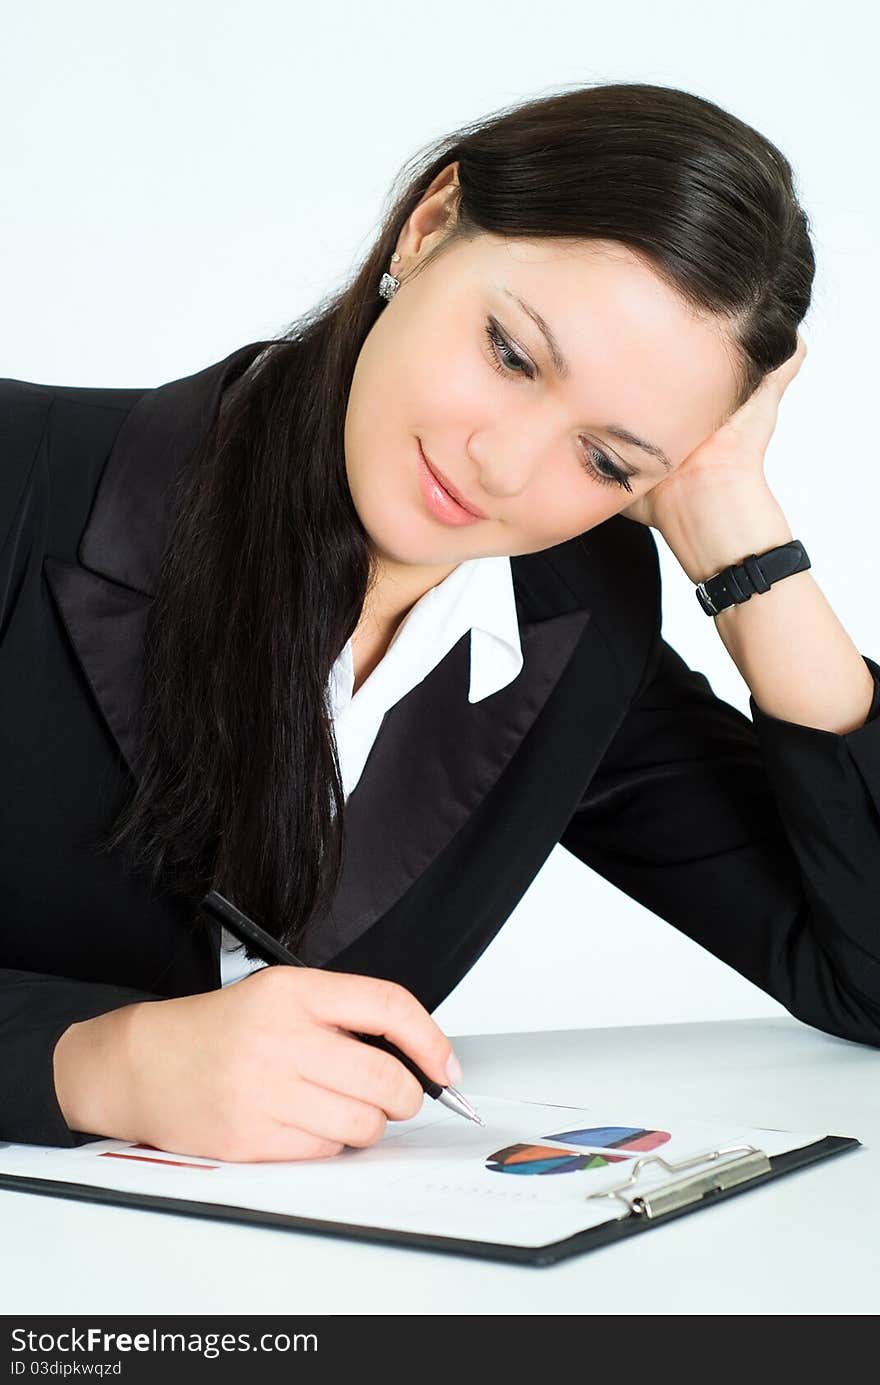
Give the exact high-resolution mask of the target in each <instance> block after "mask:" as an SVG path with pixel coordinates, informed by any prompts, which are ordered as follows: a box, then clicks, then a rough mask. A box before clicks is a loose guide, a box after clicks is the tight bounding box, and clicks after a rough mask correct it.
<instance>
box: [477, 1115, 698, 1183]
mask: <svg viewBox="0 0 880 1385" xmlns="http://www.w3.org/2000/svg"><path fill="white" fill-rule="evenodd" d="M669 1138H670V1135H669V1131H668V1130H645V1129H644V1128H643V1127H641V1126H633V1125H593V1126H589V1127H587V1128H586V1129H583V1130H563V1131H560V1133H559V1134H558V1135H545V1136H544V1139H545V1140H557V1141H558V1142H559V1144H563V1145H581V1146H586V1148H585V1149H584V1152H583V1154H581V1153H579V1152H578V1150H577V1149H559V1148H557V1147H556V1146H554V1145H531V1144H516V1145H507V1146H506V1148H505V1149H499V1150H497V1151H496V1152H495V1154H490V1155H489V1158H488V1159H487V1160H486V1168H487V1170H488V1171H489V1173H512V1174H518V1175H520V1176H522V1175H523V1174H551V1173H581V1172H583V1170H584V1169H604V1168H607V1167H608V1165H609V1164H619V1163H621V1162H622V1161H623V1160H625V1159H628V1158H630V1157H631V1155H632V1154H644V1153H645V1152H646V1151H647V1150H649V1149H656V1148H657V1147H658V1145H664V1144H665V1143H666V1141H667V1140H668V1139H669ZM597 1148H598V1149H599V1150H603V1151H608V1150H611V1149H620V1150H626V1151H627V1153H626V1154H611V1153H607V1152H606V1153H598V1152H597ZM588 1149H589V1151H590V1152H587V1150H588Z"/></svg>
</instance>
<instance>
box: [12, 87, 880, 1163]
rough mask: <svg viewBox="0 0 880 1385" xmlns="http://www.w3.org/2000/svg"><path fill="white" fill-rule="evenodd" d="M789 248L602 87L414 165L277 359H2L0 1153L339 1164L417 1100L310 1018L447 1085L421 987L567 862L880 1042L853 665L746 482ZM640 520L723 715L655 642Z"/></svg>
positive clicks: (773, 202)
mask: <svg viewBox="0 0 880 1385" xmlns="http://www.w3.org/2000/svg"><path fill="white" fill-rule="evenodd" d="M813 270H814V261H813V255H812V251H811V247H810V241H809V237H808V234H807V225H806V219H805V217H804V214H803V212H802V210H801V209H800V207H799V206H798V203H797V200H796V198H795V195H794V192H793V187H792V174H791V169H790V167H789V164H788V163H787V161H786V159H785V158H784V156H783V155H782V154H781V153H780V152H779V151H778V150H777V149H776V148H774V146H772V145H771V144H769V143H768V142H767V141H766V140H765V139H764V138H762V136H760V135H759V134H758V133H756V132H755V131H754V130H752V129H751V128H750V127H749V126H747V125H745V124H743V123H742V122H741V121H739V120H737V119H735V118H734V117H732V116H730V115H728V114H727V113H725V112H724V111H722V110H720V109H719V108H718V107H716V106H714V105H713V104H711V103H710V102H708V101H704V100H702V99H700V98H698V97H695V96H692V95H690V94H688V93H685V92H681V91H676V90H671V89H666V88H662V87H654V86H642V85H629V84H620V85H611V86H599V87H594V88H586V89H578V90H572V91H568V92H566V93H564V94H561V95H555V96H551V97H549V98H542V99H540V100H536V101H533V102H530V103H528V104H525V105H522V106H519V107H514V108H512V109H510V110H507V111H503V112H501V113H499V114H496V115H494V116H493V117H491V118H490V119H488V120H486V121H485V122H483V123H481V124H478V125H475V126H473V127H470V128H468V129H465V130H460V131H458V132H456V133H455V134H454V135H452V136H450V137H449V138H448V139H445V140H443V141H441V142H439V143H438V145H437V146H435V147H434V149H432V150H431V151H430V152H429V153H428V154H427V155H426V156H425V157H424V158H423V159H422V160H421V162H420V164H419V166H418V167H417V168H416V169H415V170H414V171H413V172H412V173H411V175H410V177H409V179H408V180H407V181H406V185H405V186H404V188H403V190H402V191H401V192H400V194H399V195H398V196H397V198H396V199H395V201H394V204H393V206H392V207H391V210H390V212H389V214H388V216H387V217H386V219H385V222H384V225H383V227H382V230H381V233H380V235H379V237H378V239H377V241H376V244H375V246H374V247H373V248H372V250H371V251H370V253H369V254H368V256H367V257H366V260H365V262H364V264H363V266H362V268H361V269H360V271H359V272H358V273H357V275H356V276H355V278H354V280H353V282H352V283H351V285H350V286H349V287H347V288H346V289H345V290H344V291H342V292H340V293H339V294H338V295H337V296H336V297H335V298H334V299H332V300H331V301H330V302H329V303H327V304H324V305H323V306H322V307H321V308H319V309H317V310H316V311H315V312H313V313H312V314H310V315H309V317H308V318H307V319H306V320H304V321H303V322H301V323H299V324H297V325H296V327H295V328H293V329H291V330H290V331H289V332H288V333H287V334H286V336H285V337H283V338H282V339H280V340H277V341H272V342H257V343H254V344H251V345H248V346H245V347H243V348H241V349H240V350H238V351H236V352H234V353H233V354H232V355H231V356H229V357H227V358H226V359H225V360H224V361H221V362H219V363H218V364H216V365H213V366H210V367H208V368H207V369H206V370H204V371H201V372H199V373H198V374H196V375H194V376H191V377H188V378H186V379H183V380H177V381H174V382H172V383H171V384H168V385H165V386H162V387H160V388H158V389H153V390H119V389H109V390H105V389H86V388H75V389H74V388H55V387H49V386H39V385H30V384H25V383H22V382H18V381H7V382H5V384H4V386H3V403H2V418H3V428H4V437H5V441H4V457H5V459H6V460H5V463H4V472H3V492H2V505H0V521H2V527H0V542H2V544H3V547H2V549H0V555H2V557H0V596H2V607H0V639H2V643H0V728H2V729H0V736H2V745H0V751H2V763H3V765H4V774H5V779H6V783H7V786H8V787H7V793H6V794H5V795H4V796H3V799H4V801H3V808H2V820H0V843H2V847H0V853H2V855H0V879H2V884H3V895H4V903H3V909H2V915H0V918H2V922H0V940H2V941H0V962H2V966H3V968H4V970H2V971H0V1044H2V1053H3V1063H2V1065H0V1068H2V1073H0V1136H2V1137H3V1138H5V1139H8V1140H21V1141H36V1142H40V1143H47V1144H60V1145H76V1144H80V1143H83V1142H84V1141H85V1140H87V1139H89V1138H94V1137H95V1136H97V1135H108V1136H116V1137H119V1138H132V1139H139V1140H143V1141H146V1142H148V1143H151V1144H155V1145H159V1146H161V1147H164V1148H167V1149H178V1150H185V1151H189V1152H191V1153H199V1154H204V1155H213V1156H215V1157H219V1158H224V1159H233V1160H235V1159H241V1160H251V1159H255V1160H256V1159H268V1160H273V1159H298V1158H315V1157H322V1156H326V1155H330V1154H334V1153H336V1152H338V1151H339V1150H340V1149H341V1148H342V1147H343V1146H344V1145H355V1146H364V1145H369V1144H371V1143H372V1142H374V1141H375V1140H376V1139H378V1138H379V1136H380V1135H381V1133H382V1131H383V1129H384V1127H385V1123H386V1120H387V1119H388V1118H391V1119H401V1118H405V1117H408V1116H411V1115H412V1114H414V1112H415V1111H416V1110H417V1109H418V1107H419V1105H420V1104H421V1100H422V1092H421V1089H420V1088H419V1086H418V1083H417V1082H416V1081H415V1079H414V1078H413V1077H412V1076H411V1075H410V1073H409V1072H407V1071H406V1070H405V1069H404V1067H403V1066H402V1065H401V1064H400V1063H399V1062H398V1061H397V1060H396V1059H395V1058H394V1057H392V1056H391V1055H389V1054H387V1053H383V1052H381V1051H378V1050H376V1049H373V1048H371V1047H369V1046H367V1045H364V1044H362V1043H360V1042H358V1041H357V1040H356V1039H355V1038H353V1037H352V1036H351V1033H350V1032H349V1031H370V1032H374V1033H380V1034H381V1033H384V1034H386V1035H388V1037H389V1038H391V1039H392V1040H393V1041H394V1042H395V1043H397V1044H398V1045H399V1046H400V1047H401V1048H403V1049H405V1051H406V1052H408V1053H409V1054H411V1055H412V1057H413V1058H414V1059H415V1060H416V1061H417V1062H418V1063H419V1064H420V1066H421V1067H422V1068H423V1070H424V1071H426V1072H427V1073H428V1074H429V1075H430V1076H431V1077H433V1078H434V1079H435V1080H436V1081H438V1082H441V1083H443V1084H445V1083H447V1082H449V1081H457V1080H460V1073H459V1070H458V1069H457V1067H456V1060H455V1057H454V1054H453V1053H452V1050H451V1047H450V1044H449V1041H448V1039H447V1038H446V1037H445V1035H443V1034H442V1032H441V1031H440V1030H439V1028H438V1027H437V1026H436V1024H435V1023H434V1021H433V1020H432V1019H431V1018H430V1014H429V1011H430V1010H432V1009H433V1008H434V1007H435V1006H436V1005H437V1004H438V1003H439V1002H440V1001H441V1000H442V999H443V997H444V996H445V995H446V994H448V992H449V991H450V990H451V989H452V988H453V987H454V986H455V984H456V983H457V982H458V980H459V979H460V978H461V977H462V975H463V974H464V973H465V972H466V971H467V970H468V968H469V967H470V966H471V965H472V964H473V963H474V961H475V960H476V959H477V957H479V955H480V954H481V952H482V951H483V950H484V949H485V947H486V946H487V945H488V943H489V941H490V940H491V938H492V936H493V935H494V934H495V932H496V931H497V930H498V929H499V928H500V927H501V925H502V923H503V922H504V920H505V918H506V917H507V916H508V915H509V914H510V912H511V910H512V909H513V907H514V906H515V904H516V903H517V901H518V899H519V898H520V897H521V896H522V894H523V892H524V891H525V889H526V888H527V886H528V884H529V883H530V881H531V880H532V879H533V878H534V876H535V874H536V873H537V871H538V870H539V869H540V867H541V865H542V864H543V863H544V861H545V860H546V858H547V855H548V854H549V852H550V851H551V850H552V848H553V846H554V845H555V844H556V843H557V842H561V843H562V844H563V845H564V846H566V847H568V848H569V850H571V851H573V852H574V853H575V854H576V855H577V856H579V857H580V859H581V860H583V861H584V862H585V863H586V864H587V865H589V866H590V867H592V868H593V869H594V870H597V871H598V872H599V873H600V874H602V875H603V876H605V877H606V878H607V879H609V880H612V881H613V882H614V883H616V884H618V885H619V886H620V887H621V888H622V889H624V890H625V891H626V892H627V893H628V894H630V895H631V896H633V898H635V899H638V900H640V901H641V902H642V903H644V904H645V905H647V907H649V908H650V909H652V910H654V912H656V913H657V914H659V915H660V916H662V917H663V918H666V919H668V920H669V921H670V922H671V923H673V924H674V925H675V926H676V927H678V928H680V929H683V930H684V931H685V932H687V933H688V934H690V935H691V936H692V937H693V938H694V939H695V940H696V941H698V942H699V943H700V944H701V945H702V946H704V947H706V948H708V949H709V950H710V951H712V952H713V953H715V955H717V956H719V957H721V958H723V959H724V960H725V961H726V962H728V963H729V964H730V965H731V966H733V967H735V968H736V969H737V970H738V971H740V972H741V973H742V974H743V975H744V976H747V977H749V978H750V979H751V980H752V981H754V982H756V983H757V984H758V985H761V986H763V987H764V989H765V990H766V991H768V992H769V993H770V994H772V995H774V996H776V997H777V998H778V999H779V1000H780V1001H781V1002H782V1003H783V1004H784V1005H786V1006H787V1007H788V1009H789V1010H790V1011H791V1013H793V1014H795V1015H797V1016H799V1017H800V1018H801V1019H803V1020H805V1021H806V1022H807V1023H809V1024H813V1025H815V1026H817V1027H819V1028H821V1029H824V1030H826V1031H828V1032H830V1033H833V1034H838V1035H843V1036H844V1037H847V1038H850V1039H854V1040H856V1041H859V1042H863V1043H869V1044H877V1043H880V929H878V926H877V925H878V907H877V902H876V901H877V899H878V897H880V890H878V886H880V818H878V809H880V718H878V711H880V667H878V665H877V664H876V663H874V662H873V661H872V660H871V659H869V658H867V657H865V656H862V655H861V654H860V653H859V652H858V650H857V649H856V648H855V646H854V645H853V643H852V641H851V640H850V638H849V636H848V635H847V633H846V632H845V630H844V629H843V628H842V626H841V625H840V623H839V622H838V620H837V619H836V617H835V616H834V614H833V612H832V611H831V609H830V608H829V606H828V604H827V602H826V601H825V599H824V597H823V596H822V593H821V591H820V589H819V586H818V585H817V583H816V581H815V579H814V577H813V575H812V573H811V572H810V571H808V570H807V569H808V567H809V559H807V558H806V556H805V554H804V551H803V549H802V547H801V546H800V545H798V544H797V543H796V542H795V541H794V539H793V535H792V533H791V530H790V528H789V526H788V524H787V522H786V518H785V516H784V514H783V512H782V510H781V508H780V506H779V504H778V503H777V501H776V500H775V498H774V496H773V495H772V493H771V491H770V489H769V487H768V484H767V481H766V479H765V476H764V472H763V458H764V453H765V450H766V446H767V443H768V441H769V439H770V436H771V434H772V432H773V428H774V425H775V421H776V416H777V409H778V405H779V401H780V399H781V396H782V393H783V391H784V389H785V388H786V386H787V385H788V383H789V382H790V380H791V379H792V378H793V376H794V374H795V373H796V372H797V370H798V369H799V367H800V364H801V361H802V359H803V355H804V346H803V343H802V341H800V339H799V336H798V330H797V329H798V324H799V323H800V321H801V320H802V318H803V317H804V315H805V313H806V311H807V308H808V306H809V300H810V289H811V282H812V276H813ZM453 497H456V498H453ZM458 502H461V503H458ZM651 527H654V528H656V529H658V530H659V531H660V532H661V533H662V535H663V537H664V539H665V540H666V542H667V543H668V544H669V545H670V547H671V548H672V551H673V552H674V553H675V555H676V557H677V558H678V559H679V562H680V563H681V566H682V567H683V569H684V571H685V573H686V574H687V576H688V577H689V578H690V580H691V581H692V582H693V583H695V584H701V583H706V584H707V586H706V587H705V588H703V589H701V590H702V603H703V604H704V609H706V610H707V613H708V614H709V615H710V616H711V618H712V619H713V620H714V622H715V624H716V627H717V629H718V633H719V635H720V637H721V639H722V640H723V642H724V644H725V647H726V648H727V650H728V652H729V653H730V655H731V658H732V659H733V660H734V661H735V663H736V665H737V667H738V668H739V670H740V672H741V673H742V676H743V677H744V679H745V680H746V682H747V684H748V686H749V689H750V692H751V694H752V696H751V698H750V710H751V714H752V720H751V721H749V719H748V718H746V717H744V716H742V715H741V714H740V713H739V712H737V711H736V710H735V709H734V708H732V707H730V706H729V705H728V704H726V703H724V702H722V701H721V700H719V699H718V698H716V697H715V696H714V694H713V692H712V690H711V688H710V686H709V684H708V682H707V681H706V679H705V678H704V677H703V676H702V675H701V674H699V673H695V672H693V671H691V670H690V669H689V668H688V667H687V666H686V665H685V663H684V662H683V660H682V659H681V658H680V657H679V656H678V655H677V654H676V653H675V652H674V651H673V650H672V649H670V647H669V646H668V645H667V644H666V643H665V641H664V640H663V639H662V637H661V633H660V582H659V570H658V562H657V553H656V546H655V542H654V539H653V536H652V535H651V532H650V530H651ZM731 570H732V575H731ZM719 574H721V575H720V576H719ZM710 598H711V599H710ZM212 886H214V887H215V888H216V889H218V890H219V891H220V892H221V893H222V894H224V895H226V896H228V897H230V898H232V899H233V900H234V901H235V902H236V903H238V904H239V905H240V907H241V908H243V909H244V910H246V911H247V912H248V913H250V914H251V915H252V916H254V917H256V918H257V919H258V920H259V921H260V922H261V923H262V924H263V926H264V927H265V928H266V929H268V930H269V931H270V932H272V933H273V934H274V935H275V936H276V937H278V938H280V939H281V940H282V941H283V942H285V943H286V944H287V945H288V946H289V947H291V948H292V949H293V950H295V951H297V952H298V953H299V955H300V957H301V958H302V959H303V961H304V962H305V963H306V964H307V965H306V967H305V968H303V969H302V970H299V969H295V968H285V967H268V968H266V967H260V966H259V965H256V966H255V965H254V959H253V958H249V957H247V956H242V954H241V953H240V952H239V953H236V952H235V951H234V950H233V947H234V942H235V940H234V939H230V938H228V937H226V936H223V937H221V936H219V933H220V930H219V928H218V927H217V926H216V925H214V924H213V923H212V922H211V921H210V920H209V919H208V918H207V917H206V915H205V914H204V913H203V912H200V910H199V901H200V899H201V898H203V896H204V894H205V893H206V891H207V890H208V889H209V888H211V887H212ZM546 946H547V945H546V944H545V946H544V947H542V946H541V942H540V940H536V946H535V956H536V967H541V966H546V967H547V968H548V970H549V968H550V967H551V966H552V962H550V961H548V960H547V959H546ZM550 947H551V948H552V943H551V944H550ZM248 973H251V974H248ZM233 983H234V984H233Z"/></svg>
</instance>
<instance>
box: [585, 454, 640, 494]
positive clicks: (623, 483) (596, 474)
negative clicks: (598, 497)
mask: <svg viewBox="0 0 880 1385" xmlns="http://www.w3.org/2000/svg"><path fill="white" fill-rule="evenodd" d="M584 466H585V467H586V468H587V471H588V472H589V473H590V475H591V476H592V477H593V478H594V479H595V480H596V481H598V482H599V483H600V485H603V486H610V485H615V486H620V487H621V489H622V490H625V491H629V493H630V495H631V494H632V486H631V485H630V483H629V477H628V475H627V473H626V472H625V471H621V470H620V469H619V468H618V467H616V466H615V465H614V463H613V462H612V460H611V458H610V457H607V456H606V455H605V453H604V452H601V451H600V450H599V448H598V447H594V446H593V444H592V443H585V445H584ZM603 468H604V470H603Z"/></svg>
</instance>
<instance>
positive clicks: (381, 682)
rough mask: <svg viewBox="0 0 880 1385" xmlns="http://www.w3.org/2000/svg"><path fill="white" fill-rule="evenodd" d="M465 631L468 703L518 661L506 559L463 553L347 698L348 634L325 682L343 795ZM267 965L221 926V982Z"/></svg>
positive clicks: (514, 670) (505, 677) (498, 683)
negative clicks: (398, 707)
mask: <svg viewBox="0 0 880 1385" xmlns="http://www.w3.org/2000/svg"><path fill="white" fill-rule="evenodd" d="M468 631H470V636H471V641H470V656H471V657H470V686H469V689H468V701H469V702H471V703H474V702H481V701H482V699H483V698H484V697H489V696H490V694H492V693H495V692H499V691H500V690H501V689H502V688H504V687H506V686H507V684H508V683H512V682H513V680H514V678H516V676H517V674H518V673H519V672H520V669H521V668H522V665H523V656H522V648H521V645H520V638H519V622H518V620H517V614H516V601H515V598H514V591H513V574H512V572H511V567H510V559H509V558H508V557H504V556H502V557H494V556H492V557H485V558H469V559H467V560H466V561H465V562H463V563H459V565H458V567H456V568H454V569H453V570H452V572H450V573H449V575H448V576H447V577H445V578H444V579H443V581H442V582H439V583H438V584H437V586H436V587H431V588H430V589H429V590H428V591H426V592H425V594H424V596H422V597H420V598H419V600H418V601H417V602H416V603H415V605H414V606H413V607H412V608H411V609H410V611H409V612H408V613H407V615H406V616H405V617H404V619H403V620H402V621H401V623H400V625H399V626H398V628H397V630H396V632H395V635H394V638H393V639H392V641H391V643H390V645H389V646H388V649H387V650H386V652H385V654H384V656H383V658H382V659H381V660H380V662H379V663H378V664H377V665H376V667H375V668H374V669H373V671H372V673H371V674H370V675H369V677H368V678H367V679H366V680H365V682H363V683H362V684H361V686H360V687H359V688H358V690H357V692H356V693H354V695H353V696H352V689H353V688H354V663H353V658H352V645H351V640H349V641H348V642H347V644H346V646H345V648H344V649H343V650H342V653H341V654H340V655H339V658H338V659H337V660H336V663H335V664H334V665H333V668H332V670H331V673H330V678H329V680H328V685H327V698H328V706H329V708H330V711H331V715H332V717H333V728H334V732H335V735H336V745H337V750H338V752H339V767H340V770H341V772H342V786H343V789H344V791H345V797H346V799H347V798H348V796H349V794H350V793H351V792H352V791H353V789H354V787H355V785H356V784H357V782H358V780H359V779H360V777H361V774H362V772H363V768H364V765H365V764H366V762H367V758H368V756H369V754H370V751H371V750H372V748H373V743H374V741H375V739H376V736H377V735H378V732H379V727H380V726H381V724H382V721H383V719H384V717H385V713H386V712H387V711H388V710H389V709H390V708H391V707H393V706H395V704H396V703H398V702H399V701H400V699H401V698H402V697H405V696H406V695H407V693H408V692H411V691H412V689H413V688H414V687H416V686H417V684H419V683H421V682H422V680H423V679H424V678H426V677H427V676H428V674H429V673H430V672H431V671H432V670H433V669H434V668H436V666H437V664H439V663H440V661H441V659H443V658H445V656H446V655H447V654H448V653H449V651H450V649H452V648H453V646H454V645H456V644H457V643H458V641H459V640H460V639H461V637H462V635H464V634H467V632H468ZM265 965H266V964H265V963H264V962H262V961H260V960H259V959H257V958H254V959H249V958H246V957H245V956H244V948H243V946H242V945H241V944H240V943H239V942H238V939H236V938H234V937H232V936H231V934H230V933H228V932H227V930H226V929H225V928H224V929H223V930H222V940H221V950H220V974H221V985H223V986H228V985H229V984H230V983H231V982H233V981H240V980H241V979H242V977H244V976H248V975H250V973H251V972H252V971H256V970H258V968H260V967H262V966H265Z"/></svg>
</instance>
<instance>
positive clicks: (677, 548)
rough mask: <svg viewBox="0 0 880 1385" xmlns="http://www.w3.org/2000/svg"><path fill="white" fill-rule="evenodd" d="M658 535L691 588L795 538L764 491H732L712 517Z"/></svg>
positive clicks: (705, 515)
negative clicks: (682, 569) (673, 556)
mask: <svg viewBox="0 0 880 1385" xmlns="http://www.w3.org/2000/svg"><path fill="white" fill-rule="evenodd" d="M662 532H663V536H664V538H665V539H666V542H667V543H668V544H669V546H670V548H671V549H672V551H673V553H674V554H675V556H676V558H677V559H678V561H679V562H680V563H681V566H682V567H683V568H684V570H685V572H686V573H687V575H688V577H689V578H690V579H691V581H692V582H693V583H694V585H695V586H696V585H697V584H698V583H699V582H705V581H706V580H707V579H708V578H709V577H714V576H715V574H716V573H718V572H722V571H723V569H724V568H726V567H731V566H732V565H734V564H736V563H741V562H742V560H743V558H747V557H748V556H749V555H750V554H752V553H756V554H761V553H766V552H767V551H768V550H769V549H771V548H777V547H779V545H781V544H784V543H791V541H792V539H793V538H794V535H793V534H792V531H791V528H790V527H789V523H788V520H787V519H786V517H785V513H784V511H783V509H782V507H781V505H780V504H779V502H778V501H777V499H776V497H775V496H774V495H773V493H772V492H771V491H770V490H768V489H766V488H764V487H762V488H756V489H754V490H750V491H737V490H734V489H732V488H731V489H730V490H729V491H728V492H727V493H726V494H725V497H724V504H723V505H719V507H718V510H717V512H713V513H708V512H706V511H704V512H703V513H702V514H701V515H700V516H699V517H696V516H694V517H692V518H691V519H690V520H688V521H681V520H680V521H679V522H678V523H676V525H675V526H674V529H672V530H671V532H670V533H667V531H666V529H665V528H664V529H663V531H662Z"/></svg>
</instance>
